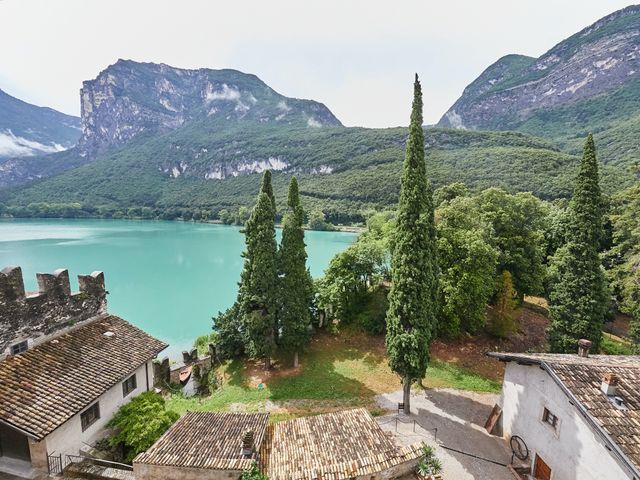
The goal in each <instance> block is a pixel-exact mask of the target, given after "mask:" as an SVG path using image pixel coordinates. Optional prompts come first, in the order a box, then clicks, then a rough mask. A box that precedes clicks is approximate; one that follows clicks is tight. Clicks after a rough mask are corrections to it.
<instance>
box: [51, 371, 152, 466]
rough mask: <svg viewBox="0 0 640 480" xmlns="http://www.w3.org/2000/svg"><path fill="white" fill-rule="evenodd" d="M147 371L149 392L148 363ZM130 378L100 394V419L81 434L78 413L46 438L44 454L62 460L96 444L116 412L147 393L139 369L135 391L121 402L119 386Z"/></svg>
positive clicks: (150, 388) (150, 381)
mask: <svg viewBox="0 0 640 480" xmlns="http://www.w3.org/2000/svg"><path fill="white" fill-rule="evenodd" d="M147 371H148V374H149V390H153V365H152V362H151V361H149V362H148V363H147ZM129 376H131V375H128V376H127V377H123V378H122V379H121V381H120V382H118V383H117V384H116V385H114V386H113V387H112V388H110V389H109V390H107V391H106V392H105V393H104V394H102V396H101V397H100V399H99V402H100V419H98V420H97V421H96V422H95V423H93V424H92V425H91V426H90V427H89V428H87V429H86V430H85V431H84V432H83V431H82V423H81V421H80V415H81V413H82V412H80V413H78V414H77V415H74V416H73V417H72V418H70V419H69V420H67V421H66V422H65V423H64V424H63V425H61V426H60V427H58V428H57V429H56V430H54V431H53V432H52V433H51V434H49V435H48V436H47V438H46V441H47V451H48V452H49V454H54V453H55V454H56V455H57V454H60V453H62V455H63V456H64V455H68V454H69V455H77V454H78V452H79V451H80V449H84V447H86V446H87V445H93V444H94V443H95V442H96V441H97V440H99V439H100V438H102V437H104V435H105V430H104V428H105V426H106V424H107V423H109V420H111V418H112V417H113V415H114V414H115V413H116V411H117V410H118V408H120V406H121V405H124V404H125V403H127V402H129V401H130V400H131V399H132V398H134V397H136V396H137V395H140V394H141V393H142V392H145V391H147V381H146V374H145V366H144V365H142V366H141V367H140V368H138V369H137V370H136V379H137V387H136V389H135V390H133V391H132V392H130V393H129V395H127V396H126V397H124V398H123V397H122V382H123V381H124V380H125V379H126V378H128V377H129ZM92 405H93V404H92Z"/></svg>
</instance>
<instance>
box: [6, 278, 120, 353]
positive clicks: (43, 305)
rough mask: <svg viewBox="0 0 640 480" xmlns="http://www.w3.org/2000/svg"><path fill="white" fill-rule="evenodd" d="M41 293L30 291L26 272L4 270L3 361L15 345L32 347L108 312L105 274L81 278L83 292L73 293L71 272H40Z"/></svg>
mask: <svg viewBox="0 0 640 480" xmlns="http://www.w3.org/2000/svg"><path fill="white" fill-rule="evenodd" d="M36 276H37V280H38V291H37V292H26V291H25V289H24V280H23V277H22V269H21V268H20V267H6V268H4V269H3V270H1V271H0V359H2V358H3V357H5V356H6V355H8V354H10V352H11V346H12V345H16V344H17V343H20V342H23V341H25V340H26V341H27V342H28V344H29V347H31V346H32V345H34V344H37V343H40V342H41V341H42V340H44V339H45V338H47V336H49V335H51V334H53V333H55V332H56V331H58V330H61V329H63V328H66V327H69V326H71V325H73V324H75V323H78V322H81V321H83V320H87V319H89V318H92V317H95V316H96V315H100V314H103V313H106V311H107V291H106V290H105V286H104V275H103V273H102V272H93V273H91V274H90V275H78V284H79V286H80V291H79V292H71V286H70V283H69V272H68V271H67V270H64V269H60V270H56V271H55V272H53V273H38V274H36Z"/></svg>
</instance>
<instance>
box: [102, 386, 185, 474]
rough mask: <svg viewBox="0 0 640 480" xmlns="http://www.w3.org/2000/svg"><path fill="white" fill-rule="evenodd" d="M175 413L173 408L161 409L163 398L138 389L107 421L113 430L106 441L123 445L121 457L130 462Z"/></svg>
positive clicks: (165, 427) (159, 433)
mask: <svg viewBox="0 0 640 480" xmlns="http://www.w3.org/2000/svg"><path fill="white" fill-rule="evenodd" d="M179 417H180V415H178V414H177V413H176V412H173V411H171V410H166V409H165V403H164V399H163V398H162V397H161V396H160V395H158V394H157V393H154V392H144V393H141V394H140V395H138V396H137V397H135V398H133V399H132V400H131V401H130V402H129V403H127V404H125V405H123V406H122V407H120V410H118V412H117V413H116V414H115V415H114V417H113V418H112V419H111V420H110V421H109V424H108V426H109V427H112V428H113V429H114V430H115V433H114V435H113V436H111V437H110V438H109V444H110V445H111V446H112V447H117V446H123V447H124V450H125V460H126V461H127V462H131V460H133V458H134V457H135V456H136V455H138V454H139V453H140V452H144V451H145V450H147V449H148V448H149V447H151V445H153V444H154V443H155V442H156V440H158V438H160V436H161V435H162V434H163V433H164V432H166V431H167V430H168V429H169V427H170V426H171V425H173V424H174V423H175V421H176V420H178V418H179Z"/></svg>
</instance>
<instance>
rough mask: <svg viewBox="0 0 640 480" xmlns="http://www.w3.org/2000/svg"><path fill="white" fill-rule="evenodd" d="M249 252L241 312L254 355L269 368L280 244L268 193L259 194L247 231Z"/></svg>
mask: <svg viewBox="0 0 640 480" xmlns="http://www.w3.org/2000/svg"><path fill="white" fill-rule="evenodd" d="M245 236H246V243H247V251H246V256H245V272H243V273H244V275H243V278H242V280H243V282H244V284H243V287H242V296H241V311H242V314H243V316H244V323H245V324H246V326H247V332H248V336H249V340H250V342H251V353H253V354H254V355H255V356H256V357H259V358H264V359H265V368H267V369H268V368H269V366H270V361H271V356H272V355H273V354H274V352H275V346H276V343H275V332H276V310H277V308H276V307H277V280H278V270H277V260H276V255H277V253H278V252H277V243H276V232H275V222H274V211H273V203H272V202H271V199H270V198H269V195H268V194H267V192H265V191H261V192H260V194H259V195H258V202H257V203H256V206H255V208H254V209H253V212H252V213H251V217H250V218H249V220H248V221H247V226H246V228H245Z"/></svg>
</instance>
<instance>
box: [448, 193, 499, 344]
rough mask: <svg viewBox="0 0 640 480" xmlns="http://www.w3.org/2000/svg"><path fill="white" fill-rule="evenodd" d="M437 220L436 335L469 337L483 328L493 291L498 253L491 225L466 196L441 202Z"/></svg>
mask: <svg viewBox="0 0 640 480" xmlns="http://www.w3.org/2000/svg"><path fill="white" fill-rule="evenodd" d="M437 218H438V221H437V232H438V264H439V267H440V282H439V284H440V292H441V295H440V299H441V302H440V325H439V332H441V333H443V334H445V335H448V336H452V337H455V336H458V335H460V334H461V333H462V332H468V333H471V334H473V333H476V332H477V331H478V330H479V329H480V328H481V327H482V326H484V323H485V317H486V307H487V303H488V301H489V299H490V298H491V296H492V295H493V293H494V291H495V287H494V279H495V275H496V263H497V258H498V251H497V250H496V249H495V247H493V245H492V242H493V238H492V235H491V226H490V225H488V224H487V223H486V222H485V221H484V220H483V219H482V215H480V212H479V210H478V207H477V205H476V204H475V202H474V201H473V199H472V198H469V197H456V198H454V199H453V200H451V201H445V202H444V203H443V204H442V205H441V207H440V208H439V209H438V211H437Z"/></svg>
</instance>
